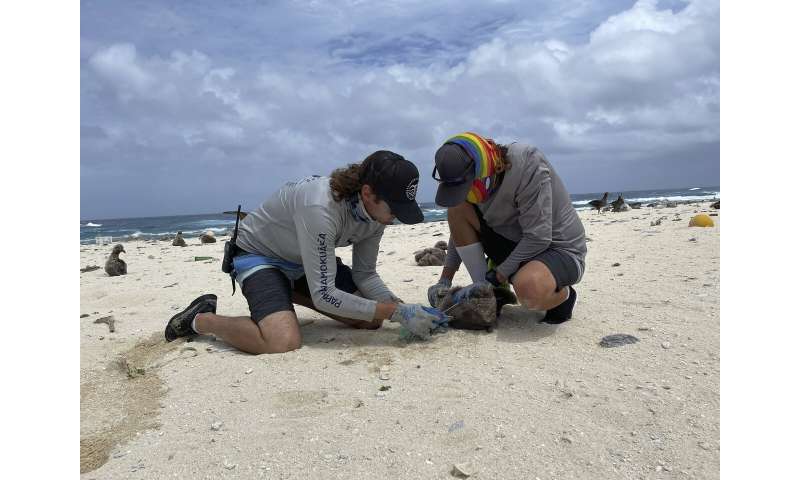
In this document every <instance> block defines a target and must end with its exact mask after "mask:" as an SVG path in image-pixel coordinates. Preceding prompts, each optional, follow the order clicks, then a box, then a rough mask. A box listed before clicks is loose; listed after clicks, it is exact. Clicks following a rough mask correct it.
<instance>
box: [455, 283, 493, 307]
mask: <svg viewBox="0 0 800 480" xmlns="http://www.w3.org/2000/svg"><path fill="white" fill-rule="evenodd" d="M481 285H486V282H475V283H473V284H472V285H467V286H466V287H463V288H461V289H460V290H458V291H457V292H455V293H454V294H453V303H461V301H462V300H464V299H466V298H469V297H470V295H471V294H472V292H473V291H474V290H475V289H476V288H478V287H480V286H481Z"/></svg>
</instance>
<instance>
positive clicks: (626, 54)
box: [80, 0, 720, 219]
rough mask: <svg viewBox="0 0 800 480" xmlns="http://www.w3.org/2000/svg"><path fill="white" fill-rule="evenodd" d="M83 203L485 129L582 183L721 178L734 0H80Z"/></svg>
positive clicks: (415, 145)
mask: <svg viewBox="0 0 800 480" xmlns="http://www.w3.org/2000/svg"><path fill="white" fill-rule="evenodd" d="M80 61H81V68H80V72H81V87H80V89H81V218H82V219H90V218H118V217H130V216H157V215H173V214H186V213H210V212H219V211H222V210H228V209H233V208H235V207H236V205H237V204H238V203H242V204H243V207H244V208H247V209H249V208H255V207H256V206H257V205H258V204H260V203H261V202H262V201H263V200H264V199H265V198H266V196H267V195H268V194H269V193H270V192H272V191H273V190H274V189H275V188H276V187H278V186H279V185H281V184H282V183H284V182H285V181H288V180H291V179H296V178H299V177H302V176H305V175H310V174H322V175H325V174H328V173H329V172H330V171H331V170H332V169H333V168H335V167H337V166H341V165H344V164H346V163H350V162H358V161H360V160H362V159H363V158H364V157H365V156H366V155H368V154H369V153H371V152H373V151H375V150H379V149H389V150H393V151H396V152H398V153H400V154H402V155H403V156H405V157H406V158H408V159H409V160H411V161H413V162H414V163H415V164H416V165H417V166H418V168H419V169H420V173H421V181H420V191H419V196H418V199H419V200H420V201H432V199H433V196H434V191H435V186H436V184H435V181H433V180H432V179H431V178H430V172H431V169H432V167H433V153H434V152H435V150H436V148H437V147H438V146H439V145H440V144H441V142H442V141H443V140H444V139H445V138H447V137H448V136H450V135H452V134H455V133H458V132H461V131H464V130H472V131H475V132H478V133H481V134H483V135H486V136H489V137H492V138H495V139H496V140H498V141H500V142H510V141H521V142H526V143H531V144H534V145H536V146H538V147H539V148H540V149H541V150H542V151H543V152H544V153H545V154H546V155H547V156H548V158H549V159H550V161H551V162H552V163H553V164H554V165H555V168H556V169H557V171H558V172H559V173H560V175H561V176H562V178H563V179H564V181H565V183H566V185H567V188H568V189H569V190H570V191H571V192H573V193H584V192H597V191H605V190H611V191H621V190H635V189H646V188H659V187H679V186H701V185H704V186H705V185H718V184H719V162H720V158H719V134H720V126H719V124H720V122H719V97H720V94H719V91H720V87H719V77H720V76H719V65H720V62H719V2H718V1H702V0H701V1H691V2H683V1H656V0H640V1H638V2H633V1H618V0H609V1H602V2H597V1H592V0H585V1H583V0H558V1H555V0H553V1H519V2H516V1H487V0H480V1H471V0H459V1H453V2H446V1H436V2H431V1H429V0H411V1H383V2H379V1H366V0H349V1H338V0H326V1H321V0H320V1H285V0H284V1H281V0H279V1H245V0H241V1H233V2H212V1H191V2H189V1H187V2H177V1H162V2H150V1H147V2H145V1H130V0H124V1H123V0H111V1H109V0H97V1H82V2H81V60H80Z"/></svg>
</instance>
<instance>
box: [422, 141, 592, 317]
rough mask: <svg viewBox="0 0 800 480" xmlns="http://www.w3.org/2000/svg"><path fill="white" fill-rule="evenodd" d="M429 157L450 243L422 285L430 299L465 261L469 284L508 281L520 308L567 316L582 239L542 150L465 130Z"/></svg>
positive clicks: (580, 263) (581, 257)
mask: <svg viewBox="0 0 800 480" xmlns="http://www.w3.org/2000/svg"><path fill="white" fill-rule="evenodd" d="M435 162H436V167H435V168H434V171H433V178H434V179H436V180H437V181H439V189H438V191H437V193H436V203H437V204H439V205H442V206H444V207H447V221H448V223H449V224H450V244H449V246H448V247H449V248H448V249H447V257H446V259H445V263H444V268H443V269H442V275H441V278H440V280H439V282H438V283H437V284H436V285H433V286H432V287H430V289H429V290H428V299H429V301H430V302H431V304H432V305H435V304H436V302H437V298H440V297H441V295H440V293H441V292H442V291H445V290H446V289H447V288H448V287H449V286H450V283H451V280H452V278H453V276H454V275H455V272H456V270H457V269H458V267H459V266H460V264H461V262H462V261H463V262H464V264H465V265H466V267H467V271H468V272H469V275H470V277H471V278H472V281H473V282H475V283H474V285H480V284H481V283H483V284H485V283H486V282H489V283H492V284H494V285H495V286H499V285H502V284H506V282H509V281H510V282H511V284H512V285H513V286H514V291H515V292H516V294H517V297H519V299H520V302H521V303H522V304H523V305H524V306H526V307H528V308H530V309H532V310H543V311H545V312H546V313H545V316H544V319H543V320H542V321H544V322H546V323H561V322H565V321H567V320H569V319H570V318H572V310H573V308H574V306H575V300H576V298H577V293H576V292H575V289H574V288H572V285H575V284H576V283H578V282H579V281H580V279H581V277H582V276H583V271H584V266H585V263H584V259H585V257H586V238H585V233H584V229H583V224H582V223H581V220H580V218H579V217H578V214H577V212H575V208H574V207H573V206H572V203H571V202H570V198H569V193H567V190H566V188H565V187H564V184H563V183H562V181H561V179H560V178H559V176H558V175H557V174H556V171H555V169H554V168H553V165H551V164H550V162H549V161H548V160H547V159H546V158H545V156H544V154H543V153H542V152H541V151H539V149H537V148H536V147H534V146H531V145H525V144H521V143H512V144H510V145H497V144H496V143H495V142H494V141H492V140H491V139H488V138H483V137H481V136H480V135H477V134H475V133H471V132H465V133H462V134H459V135H456V136H454V137H452V138H450V139H448V140H447V141H446V142H445V143H444V145H442V146H441V147H440V148H439V150H437V151H436V156H435ZM486 257H488V259H489V262H488V264H487V259H486ZM498 314H499V312H498Z"/></svg>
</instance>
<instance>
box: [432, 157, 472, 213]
mask: <svg viewBox="0 0 800 480" xmlns="http://www.w3.org/2000/svg"><path fill="white" fill-rule="evenodd" d="M435 162H436V166H435V167H434V168H433V178H434V179H435V180H436V181H438V182H439V189H438V190H437V191H436V204H437V205H441V206H443V207H455V206H456V205H459V204H461V203H463V202H464V200H466V199H467V194H468V193H469V190H470V188H472V182H473V181H474V180H475V160H473V159H472V157H470V156H469V154H468V153H467V152H466V150H464V149H463V148H462V147H461V145H458V144H455V143H445V144H444V145H442V146H441V147H439V150H436V156H435ZM437 172H438V177H437Z"/></svg>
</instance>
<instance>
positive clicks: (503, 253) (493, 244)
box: [475, 206, 583, 291]
mask: <svg viewBox="0 0 800 480" xmlns="http://www.w3.org/2000/svg"><path fill="white" fill-rule="evenodd" d="M475 211H476V212H477V215H478V220H479V221H480V224H481V230H480V232H478V237H479V239H480V241H481V244H482V245H483V251H484V252H486V256H487V257H489V258H490V259H492V261H493V262H494V263H495V264H497V265H500V264H501V263H503V262H504V261H505V260H506V258H508V256H509V255H511V252H512V251H514V249H515V248H516V247H517V242H515V241H513V240H509V239H508V238H506V237H504V236H502V235H500V234H499V233H497V232H495V231H494V230H492V228H491V227H490V226H489V225H487V224H486V220H484V219H483V215H481V212H480V210H479V209H478V208H477V206H476V207H475ZM532 260H539V261H540V262H542V263H544V264H545V265H546V266H547V268H548V269H549V270H550V273H552V274H553V278H555V279H556V291H559V290H561V289H562V288H563V287H566V286H567V285H575V284H576V283H578V282H579V281H580V280H581V277H582V276H583V269H582V268H581V266H580V264H579V263H578V259H577V258H575V257H574V256H573V255H571V254H570V253H568V252H565V251H563V250H560V249H555V248H548V249H547V250H545V251H544V252H542V253H540V254H538V255H536V256H535V257H533V258H529V259H526V260H525V261H523V262H521V263H520V268H522V266H523V265H525V264H526V263H528V262H530V261H532ZM513 278H514V276H513V275H512V276H511V280H513Z"/></svg>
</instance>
